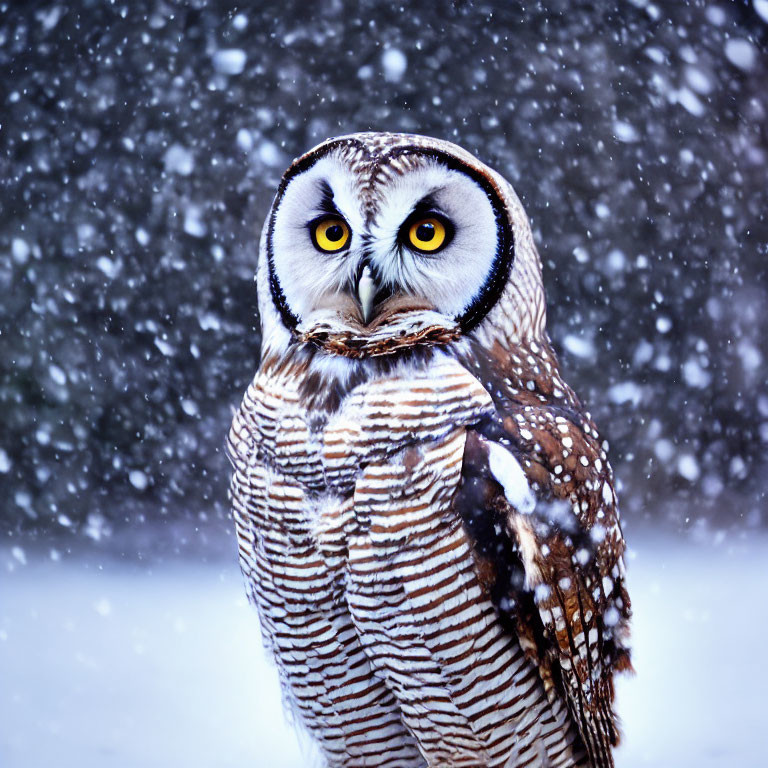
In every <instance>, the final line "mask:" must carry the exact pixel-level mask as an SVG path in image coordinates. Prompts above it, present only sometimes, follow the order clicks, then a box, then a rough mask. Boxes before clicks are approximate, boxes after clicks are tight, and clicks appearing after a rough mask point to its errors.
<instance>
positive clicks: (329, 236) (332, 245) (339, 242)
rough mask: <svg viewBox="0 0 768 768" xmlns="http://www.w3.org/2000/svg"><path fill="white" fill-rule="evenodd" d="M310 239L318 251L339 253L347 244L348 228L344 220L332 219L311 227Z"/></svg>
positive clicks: (323, 220)
mask: <svg viewBox="0 0 768 768" xmlns="http://www.w3.org/2000/svg"><path fill="white" fill-rule="evenodd" d="M312 239H313V241H314V243H315V247H316V248H317V249H318V250H320V251H326V252H328V253H333V252H334V251H340V250H341V249H342V248H343V247H344V246H345V245H346V244H347V243H348V242H349V227H348V226H347V222H346V221H344V219H340V218H338V217H332V218H328V219H322V221H318V222H317V223H316V224H314V225H313V228H312Z"/></svg>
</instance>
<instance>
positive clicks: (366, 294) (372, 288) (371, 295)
mask: <svg viewBox="0 0 768 768" xmlns="http://www.w3.org/2000/svg"><path fill="white" fill-rule="evenodd" d="M378 290H379V287H378V286H377V285H376V280H374V278H373V272H372V271H371V268H370V267H369V266H368V265H367V264H366V265H365V266H364V267H363V269H362V270H361V272H360V277H358V279H357V298H358V301H359V302H360V310H361V312H362V315H363V323H365V325H368V323H369V322H370V320H371V316H372V315H373V303H374V300H375V298H376V294H377V293H378Z"/></svg>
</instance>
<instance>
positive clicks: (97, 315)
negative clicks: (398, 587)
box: [0, 0, 768, 554]
mask: <svg viewBox="0 0 768 768" xmlns="http://www.w3.org/2000/svg"><path fill="white" fill-rule="evenodd" d="M767 45H768V3H767V2H765V0H754V2H751V3H747V2H744V3H736V2H724V1H722V2H706V3H705V2H680V1H679V0H674V1H667V2H645V0H634V1H633V2H566V1H565V0H555V1H554V2H547V3H543V2H542V3H534V2H526V3H517V2H506V3H501V2H495V3H487V2H473V3H470V2H455V3H452V4H451V3H439V2H438V3H436V2H426V1H421V0H419V1H417V2H406V3H403V4H398V3H389V2H346V1H345V2H342V0H335V1H334V0H321V1H320V2H313V3H305V2H295V1H292V2H290V1H289V2H286V1H285V0H280V1H279V2H278V1H276V0H270V1H269V2H261V3H258V4H254V5H246V4H240V5H237V4H234V3H227V2H217V3H208V4H207V3H205V2H202V1H194V0H193V1H190V2H161V1H159V0H133V1H132V2H128V1H127V0H125V2H112V3H107V2H103V1H101V0H99V2H95V1H91V2H89V1H88V0H80V1H79V2H62V3H53V4H52V3H40V2H27V3H8V2H4V3H0V105H2V106H0V210H1V213H2V215H1V216H0V296H1V298H0V494H1V495H0V498H2V502H1V503H2V507H1V509H2V516H1V518H0V531H1V532H2V534H3V538H4V540H6V541H7V542H8V543H13V542H14V541H17V540H19V538H20V537H21V536H23V537H24V539H25V540H26V541H32V540H34V539H36V538H37V539H39V540H41V541H43V540H44V541H51V540H55V541H57V542H58V544H59V545H61V546H64V547H66V546H69V545H73V544H74V542H77V541H90V540H95V541H100V542H107V546H116V547H118V548H119V549H124V550H125V551H131V552H133V553H134V554H135V552H136V551H137V550H136V547H135V546H134V545H130V546H129V545H128V544H126V542H127V541H128V540H129V538H128V533H129V532H130V533H131V534H132V535H133V536H135V537H138V539H139V541H140V542H141V545H140V547H139V550H141V548H150V547H151V546H152V541H153V540H155V539H156V538H160V537H158V536H157V532H158V531H159V530H162V529H159V528H158V524H162V525H163V526H165V528H166V531H168V530H177V531H178V534H177V535H176V534H175V535H174V537H172V540H173V542H174V543H173V546H174V547H176V548H179V549H183V548H184V547H185V546H187V545H194V544H200V543H203V544H206V545H207V543H209V542H210V541H213V540H214V539H217V537H218V538H220V537H221V534H222V532H224V531H228V530H229V525H230V524H229V520H228V514H229V513H228V503H227V498H226V492H227V491H226V489H227V483H228V478H229V467H228V464H227V461H226V458H225V454H224V450H223V446H224V440H225V435H226V432H227V429H228V426H229V422H230V418H231V416H230V414H231V409H232V407H233V406H234V405H235V404H236V403H237V402H238V401H239V399H240V396H241V394H242V392H243V390H244V389H245V387H246V385H247V383H248V381H249V379H250V378H251V376H252V375H253V373H254V371H255V368H256V365H257V361H258V356H259V331H258V318H257V316H256V292H255V286H254V283H253V273H254V268H255V264H256V254H257V243H258V235H259V231H260V227H261V222H262V219H263V217H264V215H265V214H266V211H267V209H268V206H269V204H270V200H271V196H272V194H273V191H274V189H275V186H276V184H277V183H278V180H279V178H280V175H281V173H282V171H283V170H284V169H285V167H286V166H287V164H288V163H289V162H290V160H291V159H292V158H293V157H294V156H296V155H297V154H299V153H301V152H303V151H305V150H306V149H308V148H309V147H310V146H312V145H313V144H315V143H317V142H319V141H321V140H322V139H324V138H326V137H327V136H330V135H335V134H340V133H347V132H350V131H356V130H366V129H373V130H395V131H412V132H417V133H424V134H431V135H434V136H439V137H442V138H446V139H449V140H451V141H455V142H457V143H459V144H462V145H463V146H465V147H466V148H467V149H469V150H470V151H472V152H474V153H476V154H477V155H478V156H479V157H480V158H481V159H483V160H484V161H486V162H488V163H489V164H490V165H492V166H494V167H495V168H497V169H498V170H499V171H500V172H501V173H502V174H504V175H506V176H507V178H509V179H510V181H511V182H512V183H513V184H514V186H515V187H516V189H517V191H518V193H519V195H520V196H521V198H522V200H523V202H524V204H525V206H526V208H527V210H528V213H529V215H530V216H531V218H532V221H533V225H534V232H535V235H536V239H537V242H538V244H539V248H540V252H541V255H542V260H543V263H544V279H545V284H546V288H547V294H548V301H549V314H550V334H551V335H552V337H553V339H554V343H555V346H556V348H557V349H558V351H559V352H560V354H561V357H562V361H563V365H564V369H565V373H566V376H567V378H568V380H569V381H570V382H571V383H572V384H573V385H574V386H575V388H576V389H577V391H578V392H579V393H580V395H581V396H582V398H583V399H584V400H585V401H586V402H587V403H588V404H589V406H590V408H591V410H592V412H593V414H594V415H595V417H596V419H597V422H598V424H599V426H600V427H601V431H602V432H603V433H605V435H606V436H607V437H608V438H609V440H610V442H611V446H612V448H611V452H612V459H613V463H614V466H615V469H616V471H617V474H618V477H619V479H620V481H621V484H622V487H623V491H622V494H621V502H622V506H623V511H624V518H625V520H626V521H627V525H628V527H629V526H632V525H641V524H644V523H653V524H659V525H664V526H666V527H668V528H670V527H671V528H672V529H674V530H676V531H683V530H693V531H704V532H707V531H713V530H719V529H723V528H726V527H730V526H734V525H737V526H743V527H758V526H761V525H763V524H764V523H765V522H766V518H767V517H768V515H766V507H765V492H766V488H767V487H768V473H767V472H766V470H767V469H768V466H767V464H768V461H767V460H766V447H767V446H768V391H767V389H766V372H767V370H768V367H767V366H766V355H767V354H768V347H767V346H766V339H765V329H766V302H765V297H766V289H767V288H768V285H767V282H768V278H767V274H766V272H767V270H766V266H765V265H766V257H767V256H768V222H766V203H767V202H768V201H767V200H766V181H767V174H766V171H767V169H768V155H767V153H768V129H767V126H768V120H767V119H766V118H767V113H768V87H767V86H766V82H768V56H767V55H766V46H767ZM118 534H119V535H118ZM162 539H163V541H165V542H166V544H164V546H167V541H168V540H169V539H168V537H167V536H163V537H162ZM130 540H131V541H135V539H133V538H131V539H130Z"/></svg>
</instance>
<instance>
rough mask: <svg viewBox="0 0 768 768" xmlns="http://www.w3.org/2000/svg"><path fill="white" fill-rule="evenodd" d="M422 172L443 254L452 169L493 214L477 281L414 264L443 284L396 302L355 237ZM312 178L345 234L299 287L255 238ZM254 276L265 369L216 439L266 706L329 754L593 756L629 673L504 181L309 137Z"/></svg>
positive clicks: (429, 147)
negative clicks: (227, 462) (369, 282)
mask: <svg viewBox="0 0 768 768" xmlns="http://www.w3.org/2000/svg"><path fill="white" fill-rule="evenodd" d="M324 158H325V159H326V161H327V160H328V158H330V159H331V160H332V161H333V163H335V165H329V163H328V162H326V163H325V166H323V164H322V163H321V162H320V161H322V160H323V159H324ZM318 167H320V168H323V174H322V175H321V178H319V179H318V178H313V179H312V184H311V185H305V187H306V188H304V187H300V188H299V192H300V193H301V194H300V195H299V194H298V193H291V192H288V193H287V192H286V190H290V189H291V184H292V183H293V180H294V179H295V178H297V177H301V175H302V174H306V173H308V172H314V173H315V175H316V176H320V174H319V173H318V172H317V171H312V169H317V168H318ZM443 167H444V168H447V169H448V170H447V171H446V172H445V175H444V177H440V176H439V173H440V170H441V168H443ZM339 168H342V169H347V173H348V176H347V175H345V176H343V177H342V176H340V171H339ZM419 173H423V174H424V176H423V178H424V179H426V180H427V181H429V183H430V184H432V186H431V187H429V188H428V189H427V190H426V191H425V192H424V193H423V194H424V195H425V196H426V198H427V199H428V202H429V205H430V206H432V207H431V208H430V209H429V211H427V212H426V213H425V214H422V213H420V212H419V211H420V210H421V209H419V208H418V206H417V207H416V212H417V213H418V215H419V216H422V215H423V216H442V215H443V213H445V212H447V214H451V213H452V212H453V213H454V214H455V219H456V222H457V223H455V222H451V221H449V222H448V225H450V226H455V230H456V231H455V233H452V235H453V242H454V246H453V247H454V251H455V250H456V249H457V248H459V247H461V246H462V243H464V242H466V241H463V240H462V232H463V230H462V227H464V228H465V229H467V228H470V227H471V223H466V224H465V223H463V220H462V219H461V216H460V214H459V213H456V205H455V201H456V200H459V199H461V200H462V201H464V202H463V204H464V205H466V206H469V204H470V203H472V200H473V198H472V193H471V191H468V188H467V187H466V184H468V183H472V184H478V185H479V186H480V187H481V188H482V190H483V192H482V200H486V201H487V203H486V204H487V205H488V206H490V207H492V210H493V213H494V216H493V217H491V218H490V220H491V221H495V222H496V226H497V228H498V231H497V232H496V233H495V234H494V236H493V237H492V238H490V240H489V242H492V244H493V248H492V251H489V256H488V264H487V267H486V268H485V273H484V274H485V278H484V282H483V283H482V284H480V285H475V286H473V287H472V288H471V291H470V292H469V293H468V295H467V297H464V298H462V296H460V295H452V294H451V290H453V291H454V292H455V291H461V290H463V287H462V283H461V281H457V282H454V283H447V282H446V283H444V284H441V283H440V280H441V277H440V276H439V274H438V273H436V272H434V271H433V272H432V273H431V277H430V280H432V282H433V283H434V284H435V285H436V286H438V287H440V291H439V292H436V295H435V296H430V295H426V296H425V295H422V294H421V293H416V292H415V291H414V285H418V284H419V280H420V279H421V277H422V276H421V275H420V274H418V273H414V272H412V273H411V274H410V275H409V274H407V271H406V268H407V267H408V264H407V263H406V264H405V266H403V265H402V264H399V263H398V265H397V270H399V271H397V270H394V268H393V270H394V271H392V272H391V273H390V272H388V271H387V270H388V268H389V267H388V265H387V263H386V262H382V260H381V259H382V258H388V257H387V255H386V254H387V253H389V251H386V250H382V253H383V254H384V256H383V257H382V256H381V255H380V254H378V253H377V251H376V245H375V243H373V241H374V240H375V239H382V238H384V236H385V234H386V232H387V231H388V230H387V229H386V226H385V225H384V224H382V222H386V219H387V216H388V215H391V216H392V218H393V220H395V219H396V218H397V217H396V216H395V214H394V213H391V214H390V213H389V209H390V208H392V209H396V210H399V209H398V205H400V207H401V208H403V206H404V208H403V210H405V211H406V212H408V211H409V210H410V206H411V205H412V202H408V200H410V198H408V195H409V194H411V195H412V194H413V192H412V191H409V188H408V183H409V182H410V174H419ZM459 173H461V174H464V177H463V180H460V179H459V178H458V174H459ZM467 179H469V180H470V181H467ZM438 182H440V183H438ZM345 184H346V187H344V185H345ZM440 184H442V185H443V186H440ZM451 185H458V186H457V188H456V190H455V191H454V193H451ZM314 189H317V190H318V194H319V195H321V196H322V198H323V201H324V202H322V205H323V206H325V208H321V209H320V210H321V211H324V213H322V217H324V218H323V220H324V221H325V220H326V219H327V217H328V216H331V215H332V216H337V213H335V212H334V211H336V210H337V207H338V209H339V210H338V216H339V217H341V216H342V215H343V221H344V223H345V225H347V226H348V229H349V230H351V231H352V232H353V233H354V234H352V235H348V237H349V238H350V243H351V244H350V246H349V247H348V248H346V249H344V251H343V252H342V254H341V255H335V256H334V261H333V262H331V261H329V262H328V264H327V266H324V267H323V268H324V269H327V270H328V271H332V270H334V269H336V270H340V274H341V273H342V272H344V271H345V270H346V272H348V273H349V274H350V275H351V276H352V277H351V284H350V286H349V289H348V290H345V285H344V284H343V279H344V278H340V279H341V284H332V283H329V284H328V286H327V290H326V293H323V290H322V289H318V290H317V294H316V295H312V296H311V297H305V296H302V295H300V294H299V293H298V289H294V288H293V287H292V285H291V281H292V280H293V279H294V278H293V276H292V274H293V273H292V272H291V270H292V269H303V268H306V269H309V267H308V266H307V265H308V264H309V265H311V264H312V258H313V256H312V254H311V253H310V252H309V251H305V254H306V258H305V256H304V255H303V254H302V255H301V259H300V263H299V264H296V263H295V262H292V261H291V260H290V258H289V257H288V256H286V255H285V254H280V253H275V251H276V249H277V248H284V247H285V243H286V242H288V241H290V238H291V237H296V238H300V237H301V236H302V232H303V231H304V230H302V229H301V228H299V227H294V229H290V226H288V225H287V224H285V223H284V222H282V221H280V219H279V217H281V216H285V215H287V213H288V212H289V213H290V214H291V215H292V216H296V215H297V212H298V211H301V210H302V206H305V207H308V208H309V210H310V212H311V211H312V210H314V209H312V204H311V203H310V202H307V199H308V198H311V195H312V193H313V190H314ZM329 189H330V191H331V203H332V205H333V209H332V210H331V212H330V213H329V212H328V211H327V210H326V209H327V207H328V205H329V201H328V190H329ZM445 189H447V190H448V191H447V192H445V191H444V190H445ZM291 194H293V197H292V198H291ZM388 194H389V195H390V196H389V197H388ZM451 194H454V197H451ZM350 195H352V196H356V197H357V198H358V202H357V205H358V207H359V212H360V218H359V222H357V221H356V219H355V214H354V213H353V212H350V211H349V208H348V207H349V205H350V203H349V200H348V199H347V198H348V197H349V196H350ZM441 195H442V197H441ZM400 198H404V199H405V202H402V201H401V200H400ZM477 199H478V200H480V198H477ZM482 200H480V204H482ZM286 201H287V202H286ZM418 205H421V203H420V202H419V203H418ZM452 206H453V207H452ZM487 213H488V212H487V211H479V212H475V211H470V212H469V215H471V216H472V217H473V220H478V221H479V220H482V219H483V216H486V219H487V218H488V216H487ZM502 214H503V215H502ZM414 215H415V214H414ZM309 218H311V217H310V216H309V214H308V219H309ZM432 220H434V219H430V221H432ZM408 221H409V223H410V220H408ZM439 221H442V219H439ZM467 221H468V222H469V221H470V220H469V219H468V220H467ZM310 224H312V221H310ZM448 225H447V226H448ZM302 226H306V222H302ZM414 226H415V225H414ZM281 227H282V228H283V230H282V232H281V229H280V228H281ZM355 227H357V228H359V229H363V230H364V231H363V232H362V233H360V238H359V241H358V239H357V233H356V231H355ZM398 231H399V232H402V231H412V228H411V230H407V228H406V230H402V228H401V229H400V230H398ZM420 231H424V232H427V234H429V231H428V230H420ZM285 233H288V234H285ZM336 234H338V233H336ZM399 236H401V235H399ZM472 242H474V243H478V245H477V249H478V252H479V251H480V250H482V241H481V240H478V239H477V237H473V239H472ZM296 247H297V248H299V247H300V246H299V245H297V246H296ZM449 247H450V244H449V245H446V247H445V252H446V259H450V258H452V257H453V253H452V252H451V251H449ZM398 248H399V246H398ZM412 256H413V254H409V255H408V257H412ZM455 257H456V258H457V259H458V260H459V263H461V261H462V260H464V261H465V262H466V263H467V264H468V266H467V270H468V272H471V270H472V269H475V268H477V269H478V270H480V271H482V265H481V262H480V261H479V257H478V256H476V255H475V254H471V255H469V256H467V255H466V254H461V253H457V254H456V255H455ZM393 258H397V259H400V260H401V261H402V262H406V256H404V255H403V254H402V251H398V252H397V253H395V256H394V257H393ZM430 258H431V259H433V260H434V258H435V257H434V256H432V257H430ZM472 258H475V261H476V262H477V266H476V267H475V266H473V265H472V264H470V263H469V261H470V260H471V259H472ZM345 260H349V261H354V262H355V263H353V264H352V265H351V266H348V265H347V264H346V262H345ZM433 263H434V261H432V262H429V264H428V265H427V266H430V264H433ZM286 264H287V265H289V266H288V268H286ZM362 265H370V269H371V271H372V273H373V275H374V276H375V280H376V283H377V285H384V286H385V290H384V289H382V291H381V292H380V293H379V294H377V298H376V302H375V307H376V314H375V317H374V318H373V319H372V320H370V321H369V322H366V321H365V310H364V309H360V308H359V305H358V304H356V302H355V300H354V293H355V290H357V285H358V281H359V279H360V273H361V269H362ZM439 266H442V267H445V264H441V265H439ZM411 267H412V268H413V269H417V270H418V269H422V266H421V262H420V261H419V260H418V259H415V260H414V262H413V264H412V265H411ZM312 277H313V278H314V280H315V281H316V282H317V284H318V285H321V284H322V281H323V279H324V278H323V275H320V274H318V275H313V276H312ZM297 279H299V280H300V279H302V278H301V277H299V278H297ZM399 281H402V283H401V282H399ZM457 286H458V287H457ZM258 290H259V301H260V312H261V322H262V331H263V349H262V362H261V366H260V368H259V371H258V372H257V374H256V376H255V378H254V380H253V382H252V384H251V385H250V387H249V388H248V391H247V392H246V394H245V397H244V399H243V402H242V405H241V407H240V409H239V411H238V412H237V413H236V415H235V418H234V422H233V424H232V429H231V431H230V437H229V452H230V456H231V458H232V461H233V464H234V468H235V472H234V477H233V481H232V499H233V506H234V517H235V522H236V528H237V535H238V541H239V548H240V562H241V565H242V569H243V572H244V574H245V580H246V585H247V590H248V594H249V597H250V599H251V600H252V601H253V602H254V603H255V604H256V605H257V607H258V609H259V615H260V618H261V623H262V629H263V634H264V639H265V642H266V644H267V646H268V648H269V649H270V650H271V651H272V653H273V654H274V657H275V660H276V662H277V666H278V670H279V672H280V676H281V680H282V682H283V684H284V689H285V693H286V702H287V704H288V705H289V707H291V708H292V709H293V710H294V711H295V713H296V715H297V716H298V718H299V720H300V721H301V722H302V723H303V724H304V725H305V726H306V727H307V728H308V729H309V730H310V732H311V733H312V735H313V736H314V738H315V739H316V740H317V741H318V743H319V745H320V747H321V750H322V752H323V754H324V756H325V758H326V760H327V762H328V765H329V766H334V767H335V766H348V767H350V768H351V767H357V766H391V767H393V768H394V767H396V766H402V767H403V768H406V767H408V768H410V767H414V766H446V767H451V766H500V767H501V766H505V767H509V768H512V767H514V766H577V765H578V766H581V765H583V766H596V767H598V766H599V767H600V768H607V767H608V766H612V765H613V760H612V757H611V748H612V746H613V745H614V744H616V743H617V741H618V733H617V729H616V725H615V717H614V715H613V712H612V701H613V683H612V678H613V673H614V671H615V670H618V669H623V668H628V667H629V657H628V652H627V650H626V637H627V622H628V618H629V600H628V598H627V595H626V592H625V590H624V587H623V562H622V554H623V549H624V543H623V538H622V535H621V530H620V527H619V523H618V512H617V508H616V498H615V494H614V491H613V480H612V474H611V470H610V466H609V464H608V461H607V458H606V455H605V450H604V447H603V445H602V444H601V442H600V439H599V437H598V436H597V432H596V431H595V427H594V425H593V424H592V422H591V419H590V417H589V414H587V413H586V412H584V410H583V408H582V407H581V405H580V403H579V401H578V400H577V398H576V397H575V395H574V394H573V392H572V391H571V390H570V389H569V387H568V386H567V385H566V384H565V382H564V381H563V380H562V379H561V377H560V375H559V372H558V367H557V361H556V359H555V357H554V355H553V353H552V351H551V348H550V346H549V343H548V340H547V337H546V333H545V310H544V300H543V291H542V288H541V278H540V268H539V263H538V256H537V255H536V251H535V248H534V246H533V242H532V238H531V235H530V229H529V227H528V223H527V220H526V218H525V215H524V213H523V211H522V208H521V206H520V204H519V201H518V200H517V198H516V197H515V195H514V193H513V192H512V190H511V188H509V186H508V185H507V184H506V182H504V180H503V179H501V178H500V177H499V176H498V175H497V174H495V173H494V172H493V171H491V170H490V169H487V168H486V167H485V166H482V165H481V164H480V163H479V162H478V161H477V160H476V159H474V158H473V157H472V156H471V155H468V154H467V153H465V152H464V151H463V150H461V149H459V148H458V147H454V146H453V145H450V144H447V143H445V142H439V141H437V140H433V139H426V138H423V137H413V136H404V135H393V134H359V135H357V136H353V137H345V138H342V139H338V140H332V141H330V142H327V143H326V144H324V145H321V146H320V147H319V148H316V149H315V150H313V151H312V152H310V153H309V154H308V155H306V156H304V157H303V158H300V159H299V160H298V161H296V163H294V165H293V166H292V167H291V169H289V171H288V172H287V173H286V177H285V178H284V181H283V183H282V185H281V188H280V190H279V191H278V195H277V198H276V201H275V204H274V205H273V209H272V213H271V215H270V219H269V220H268V226H267V227H266V228H265V232H264V235H263V237H262V247H261V254H260V262H259V272H258ZM304 290H306V289H304ZM313 290H314V289H313ZM360 295H361V296H362V293H361V294H360ZM360 301H361V305H360V306H362V305H363V303H364V299H362V298H361V300H360ZM444 305H445V306H444ZM297 307H300V309H298V310H297ZM446 307H450V311H447V310H446ZM457 307H459V308H460V311H456V308H457Z"/></svg>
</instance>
